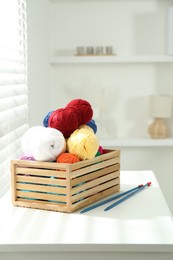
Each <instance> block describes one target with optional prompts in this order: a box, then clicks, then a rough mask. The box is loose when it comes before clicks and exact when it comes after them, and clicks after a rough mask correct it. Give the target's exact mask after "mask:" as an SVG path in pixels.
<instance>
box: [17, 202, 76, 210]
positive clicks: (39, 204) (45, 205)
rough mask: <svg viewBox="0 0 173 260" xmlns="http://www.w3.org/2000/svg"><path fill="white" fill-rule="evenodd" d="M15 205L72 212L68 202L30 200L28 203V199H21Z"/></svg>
mask: <svg viewBox="0 0 173 260" xmlns="http://www.w3.org/2000/svg"><path fill="white" fill-rule="evenodd" d="M15 206H20V207H26V208H34V209H43V210H53V211H59V212H69V213H70V212H72V210H71V209H69V207H67V205H66V204H55V203H52V202H48V201H42V202H39V201H30V202H29V203H28V200H25V199H20V201H17V202H16V205H15Z"/></svg>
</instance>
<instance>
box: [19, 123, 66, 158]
mask: <svg viewBox="0 0 173 260" xmlns="http://www.w3.org/2000/svg"><path fill="white" fill-rule="evenodd" d="M21 147H22V150H23V153H24V154H32V156H33V157H34V159H35V160H36V161H55V160H56V158H57V156H58V155H59V154H60V153H62V152H65V150H66V141H65V138H64V136H63V134H62V133H61V132H60V131H58V130H56V129H53V128H49V127H44V126H34V127H31V128H29V129H28V130H27V131H26V132H25V134H24V135H23V136H22V139H21Z"/></svg>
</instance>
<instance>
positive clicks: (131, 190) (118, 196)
mask: <svg viewBox="0 0 173 260" xmlns="http://www.w3.org/2000/svg"><path fill="white" fill-rule="evenodd" d="M141 187H143V184H140V185H138V186H137V187H135V188H133V189H130V190H128V191H125V192H122V193H120V194H118V195H116V196H114V197H112V198H109V199H106V200H104V201H101V202H99V203H97V204H94V205H91V206H89V207H87V208H85V209H83V210H82V211H81V212H80V213H85V212H87V211H89V210H92V209H95V208H97V207H100V206H102V205H104V204H105V203H108V202H111V201H112V200H115V199H118V198H120V197H122V196H124V195H126V194H128V193H130V192H133V191H135V190H138V189H140V188H141Z"/></svg>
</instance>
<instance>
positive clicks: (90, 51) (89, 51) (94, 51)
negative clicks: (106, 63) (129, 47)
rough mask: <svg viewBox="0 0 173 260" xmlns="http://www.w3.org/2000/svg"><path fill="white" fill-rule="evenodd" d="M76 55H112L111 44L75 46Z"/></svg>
mask: <svg viewBox="0 0 173 260" xmlns="http://www.w3.org/2000/svg"><path fill="white" fill-rule="evenodd" d="M75 55H76V56H114V55H115V54H114V53H113V46H106V47H103V46H96V47H94V46H86V47H83V46H77V47H76V54H75Z"/></svg>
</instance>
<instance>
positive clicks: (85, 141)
mask: <svg viewBox="0 0 173 260" xmlns="http://www.w3.org/2000/svg"><path fill="white" fill-rule="evenodd" d="M98 148H99V141H98V139H97V137H96V135H95V134H94V133H93V131H91V130H89V129H87V128H81V129H77V130H75V131H74V132H73V133H72V134H71V136H70V137H69V138H68V139H67V151H68V152H69V153H73V154H75V155H76V156H78V158H79V159H80V160H87V159H93V158H94V157H95V155H96V153H97V151H98Z"/></svg>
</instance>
